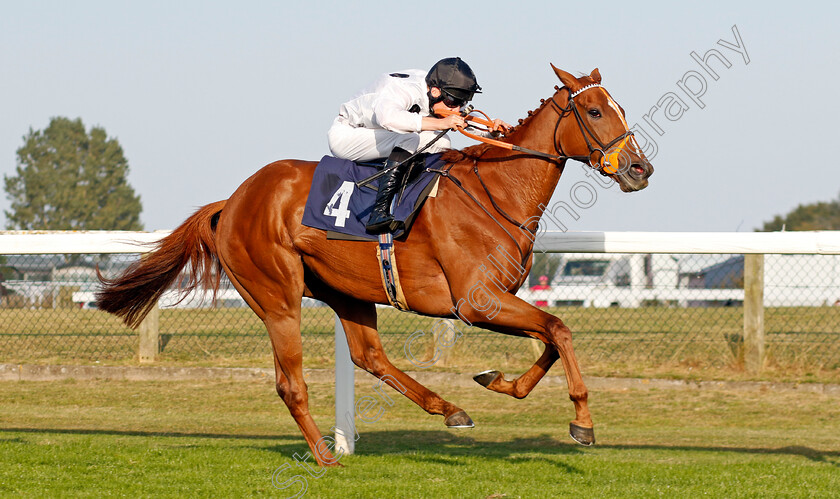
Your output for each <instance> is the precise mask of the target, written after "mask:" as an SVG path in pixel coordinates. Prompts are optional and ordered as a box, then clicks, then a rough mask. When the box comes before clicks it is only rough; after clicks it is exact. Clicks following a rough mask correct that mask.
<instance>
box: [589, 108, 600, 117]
mask: <svg viewBox="0 0 840 499" xmlns="http://www.w3.org/2000/svg"><path fill="white" fill-rule="evenodd" d="M589 116H592V117H593V118H600V117H601V111H598V110H597V109H590V110H589Z"/></svg>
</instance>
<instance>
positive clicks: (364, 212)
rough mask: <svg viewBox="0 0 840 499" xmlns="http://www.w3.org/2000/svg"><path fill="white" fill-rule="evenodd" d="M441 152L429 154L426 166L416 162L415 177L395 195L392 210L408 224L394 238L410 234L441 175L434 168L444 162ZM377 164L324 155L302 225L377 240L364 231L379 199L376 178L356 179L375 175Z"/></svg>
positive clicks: (331, 235) (335, 236)
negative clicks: (359, 184)
mask: <svg viewBox="0 0 840 499" xmlns="http://www.w3.org/2000/svg"><path fill="white" fill-rule="evenodd" d="M439 158H440V154H430V155H427V156H425V158H421V157H418V158H417V161H424V164H425V167H421V166H422V165H419V164H418V165H416V166H414V167H413V168H412V170H413V172H412V177H413V178H410V179H409V183H408V184H407V185H406V187H405V191H404V192H403V195H402V199H399V197H400V196H399V194H397V195H396V196H395V197H394V204H392V207H393V208H392V211H391V213H392V214H393V215H394V218H395V219H396V220H399V221H401V222H403V223H404V224H405V228H404V229H399V230H397V231H396V232H394V234H393V236H394V238H398V237H400V236H402V235H405V234H406V233H408V230H409V229H410V227H411V223H412V222H413V221H414V218H415V217H416V216H417V214H418V213H419V212H420V208H421V207H422V206H423V201H425V200H426V198H427V197H428V196H429V194H430V193H431V192H432V191H433V189H434V187H435V186H436V185H437V182H436V180H437V179H438V178H439V175H438V174H437V173H436V172H434V171H429V170H430V169H431V170H437V169H439V168H441V167H443V166H444V165H445V163H444V162H443V161H441V160H440V159H439ZM377 171H379V169H377V167H376V166H371V165H370V164H367V163H363V164H358V163H355V162H353V161H350V160H346V159H339V158H334V157H332V156H324V157H323V158H321V161H320V163H318V166H317V167H315V176H314V177H313V179H312V187H311V188H310V190H309V198H308V199H307V200H306V207H305V208H304V211H303V221H302V223H303V225H306V226H309V227H314V228H316V229H322V230H325V231H327V238H328V239H350V240H366V241H368V240H370V241H375V240H377V239H378V238H377V235H376V234H369V233H368V232H367V231H365V224H366V223H367V220H368V218H369V217H370V212H371V210H372V209H373V203H374V201H375V200H376V184H377V181H376V180H374V181H373V182H371V183H370V184H368V185H366V186H364V187H358V186H356V182H358V181H360V180H364V179H366V178H368V177H370V176H371V175H373V174H375V173H376V172H377Z"/></svg>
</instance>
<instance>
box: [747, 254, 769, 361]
mask: <svg viewBox="0 0 840 499" xmlns="http://www.w3.org/2000/svg"><path fill="white" fill-rule="evenodd" d="M744 364H745V367H746V369H747V371H748V372H751V373H759V372H761V369H762V367H764V255H762V254H747V255H744Z"/></svg>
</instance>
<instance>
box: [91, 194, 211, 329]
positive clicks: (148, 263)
mask: <svg viewBox="0 0 840 499" xmlns="http://www.w3.org/2000/svg"><path fill="white" fill-rule="evenodd" d="M225 203H227V201H217V202H215V203H212V204H208V205H207V206H203V207H202V208H200V209H199V210H198V211H197V212H195V213H194V214H193V215H192V216H191V217H189V218H188V219H186V220H185V221H184V223H182V224H181V225H180V226H179V227H178V228H177V229H175V230H174V231H173V232H172V233H171V234H169V235H168V236H166V237H165V238H163V239H162V240H160V242H158V243H157V245H156V248H155V249H154V250H153V251H152V252H151V253H149V254H147V255H144V256H143V257H142V258H141V259H140V260H138V261H137V262H134V263H133V264H131V266H129V267H128V268H127V269H126V271H125V272H124V273H123V274H122V275H121V276H119V277H117V278H115V279H107V278H105V277H103V276H102V274H100V273H99V270H98V269H97V275H98V276H99V280H100V281H101V282H102V285H103V287H102V289H101V290H100V291H98V292H97V293H96V305H97V306H98V307H99V308H100V309H102V310H105V311H106V312H110V313H112V314H114V315H116V316H118V317H121V318H122V319H123V321H124V322H125V323H126V324H127V325H128V326H130V327H132V328H135V327H137V326H138V325H139V324H140V322H142V321H143V318H144V317H146V314H148V313H149V311H150V310H151V309H152V308H153V307H154V306H155V303H157V301H158V299H159V298H160V296H161V295H162V294H163V293H164V291H166V290H167V288H169V287H170V286H171V285H172V284H173V283H174V282H175V280H176V279H178V276H179V275H180V273H181V271H182V270H183V269H184V267H186V266H187V265H189V266H190V267H191V272H190V273H189V280H188V281H187V283H186V285H185V286H179V289H180V290H181V291H182V292H183V293H184V295H183V296H184V297H186V294H187V293H189V292H190V291H192V290H194V289H195V288H196V287H198V286H199V285H202V286H203V288H204V289H212V290H213V298H214V299H215V297H216V292H217V291H218V289H219V282H220V281H221V278H222V266H221V263H220V262H219V257H218V256H217V253H216V238H215V229H216V222H217V221H218V219H219V217H218V215H219V213H221V211H222V208H224V206H225Z"/></svg>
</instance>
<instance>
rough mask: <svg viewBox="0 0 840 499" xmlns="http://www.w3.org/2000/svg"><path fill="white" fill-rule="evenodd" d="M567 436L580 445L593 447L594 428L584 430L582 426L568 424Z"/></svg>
mask: <svg viewBox="0 0 840 499" xmlns="http://www.w3.org/2000/svg"><path fill="white" fill-rule="evenodd" d="M569 436H570V437H572V440H574V441H575V442H577V443H579V444H580V445H586V446H587V447H588V446H591V445H595V429H594V428H584V427H583V426H578V425H576V424H574V423H569Z"/></svg>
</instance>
